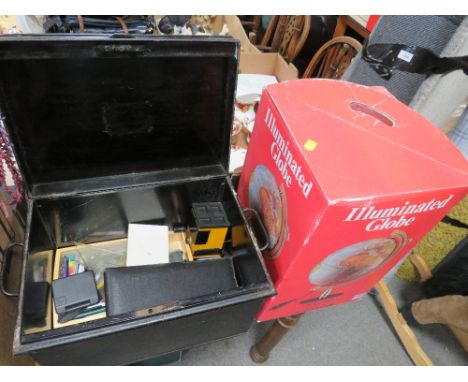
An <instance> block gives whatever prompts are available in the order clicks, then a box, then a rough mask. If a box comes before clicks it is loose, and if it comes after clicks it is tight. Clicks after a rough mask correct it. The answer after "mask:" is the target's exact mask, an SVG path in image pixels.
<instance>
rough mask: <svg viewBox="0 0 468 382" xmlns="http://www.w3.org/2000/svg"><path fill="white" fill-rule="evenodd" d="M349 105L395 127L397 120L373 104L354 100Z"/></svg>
mask: <svg viewBox="0 0 468 382" xmlns="http://www.w3.org/2000/svg"><path fill="white" fill-rule="evenodd" d="M349 107H350V108H351V109H353V110H354V111H358V112H360V113H363V114H367V115H369V116H371V117H373V118H375V119H377V120H379V121H380V122H382V123H384V124H385V125H387V126H390V127H395V120H394V119H393V118H392V117H390V116H389V115H388V114H387V113H384V112H383V111H380V110H377V109H375V108H374V107H372V106H369V105H366V104H363V103H361V102H356V101H353V102H351V103H350V104H349Z"/></svg>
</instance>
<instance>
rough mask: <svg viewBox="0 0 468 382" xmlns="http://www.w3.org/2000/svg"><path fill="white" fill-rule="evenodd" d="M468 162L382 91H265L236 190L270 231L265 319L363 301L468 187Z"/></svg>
mask: <svg viewBox="0 0 468 382" xmlns="http://www.w3.org/2000/svg"><path fill="white" fill-rule="evenodd" d="M467 189H468V164H467V161H466V160H465V159H464V157H463V156H462V155H461V153H460V152H459V151H458V150H457V149H456V147H455V146H454V145H453V144H452V143H451V142H450V141H449V140H448V139H447V138H446V137H445V135H444V134H442V133H441V132H440V131H439V130H438V129H437V128H436V127H435V126H433V125H431V124H430V123H429V122H428V121H427V120H425V119H424V118H423V117H421V116H420V115H419V114H417V113H416V112H414V111H413V110H411V109H410V108H408V107H407V106H406V105H404V104H402V103H400V102H399V101H398V100H397V99H396V98H394V97H393V96H392V95H391V94H390V93H388V92H387V91H386V90H385V89H384V88H380V87H365V86H361V85H356V84H351V83H347V82H344V81H332V80H317V79H315V80H296V81H287V82H282V83H279V84H275V85H271V86H269V87H267V88H266V89H265V91H264V92H263V95H262V99H261V102H260V106H259V109H258V112H257V117H256V122H255V128H254V132H253V136H252V139H251V142H250V145H249V150H248V152H247V157H246V160H245V164H244V168H243V171H242V174H241V178H240V183H239V188H238V194H239V199H240V201H241V204H242V205H243V206H244V207H251V208H254V209H256V210H257V211H258V212H259V213H260V215H261V217H262V219H263V222H264V225H265V227H266V229H267V231H268V236H269V238H268V239H269V243H268V244H269V245H268V249H267V251H265V253H264V256H265V261H266V265H267V267H268V270H269V272H270V275H271V276H272V278H273V281H274V282H275V288H276V290H277V293H278V294H277V295H276V296H275V297H272V298H269V299H267V300H266V302H265V304H264V305H263V308H262V309H261V311H260V313H259V315H258V316H257V320H258V321H266V320H271V319H275V318H278V317H284V316H288V315H292V314H298V313H301V312H304V311H306V310H311V309H317V308H322V307H325V306H329V305H334V304H339V303H343V302H347V301H351V300H355V299H358V298H359V297H361V296H362V295H363V294H365V293H367V292H368V291H369V289H370V288H372V286H373V285H374V284H375V283H376V282H377V281H379V280H380V279H381V278H382V277H383V276H384V275H385V274H386V273H387V272H388V271H389V270H390V269H391V268H392V267H394V266H395V265H396V264H397V263H398V262H399V261H400V260H401V259H402V257H404V256H405V254H407V253H408V251H409V250H410V249H411V248H412V247H413V246H414V245H415V244H416V243H417V242H418V241H419V240H420V239H421V238H422V237H423V236H424V234H425V233H426V232H428V231H429V230H430V229H431V228H432V227H433V226H434V225H436V224H437V222H439V221H440V220H441V219H442V218H443V217H444V215H445V214H446V213H447V212H448V211H449V210H450V209H451V208H452V207H453V206H454V205H455V204H456V203H457V202H458V201H459V200H460V199H461V198H462V197H463V196H464V195H465V194H466V192H467Z"/></svg>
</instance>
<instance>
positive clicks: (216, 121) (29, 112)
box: [0, 35, 239, 190]
mask: <svg viewBox="0 0 468 382" xmlns="http://www.w3.org/2000/svg"><path fill="white" fill-rule="evenodd" d="M238 52H239V46H238V42H237V41H235V40H234V39H232V38H227V37H205V36H204V37H174V36H172V37H169V38H168V37H161V36H135V35H132V36H129V35H118V36H102V35H99V36H93V35H79V36H77V35H73V36H71V35H37V36H32V35H31V36H28V35H16V36H11V35H10V36H1V37H0V110H1V112H2V114H3V117H4V118H5V123H6V126H7V128H8V130H9V133H10V136H11V141H12V143H13V145H14V149H15V154H16V157H17V160H18V162H19V166H20V168H21V171H22V173H23V175H24V176H25V179H26V181H27V183H28V185H29V188H30V189H33V188H34V187H35V186H37V185H44V184H49V183H57V182H61V183H63V182H65V183H66V182H67V181H76V180H80V179H88V178H92V179H94V178H97V177H106V176H116V175H123V174H140V173H146V172H149V173H151V172H158V171H171V169H178V170H180V169H186V168H195V167H197V168H198V167H207V168H212V167H221V166H222V168H224V169H226V172H227V168H228V163H229V146H230V136H231V126H232V114H233V104H234V93H235V88H236V80H237V66H238ZM205 175H209V174H208V173H207V174H205ZM72 183H73V182H72ZM75 185H76V182H75ZM42 189H43V190H44V187H43V188H42ZM65 189H66V187H65Z"/></svg>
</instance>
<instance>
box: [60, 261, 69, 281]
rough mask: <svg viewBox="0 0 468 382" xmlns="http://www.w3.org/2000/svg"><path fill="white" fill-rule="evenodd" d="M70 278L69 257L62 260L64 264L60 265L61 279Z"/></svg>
mask: <svg viewBox="0 0 468 382" xmlns="http://www.w3.org/2000/svg"><path fill="white" fill-rule="evenodd" d="M67 276H68V257H67V256H64V257H63V258H62V263H61V265H60V278H63V277H67Z"/></svg>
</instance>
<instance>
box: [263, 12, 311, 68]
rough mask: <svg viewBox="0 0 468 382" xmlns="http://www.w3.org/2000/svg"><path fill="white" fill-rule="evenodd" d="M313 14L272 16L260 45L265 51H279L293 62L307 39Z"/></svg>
mask: <svg viewBox="0 0 468 382" xmlns="http://www.w3.org/2000/svg"><path fill="white" fill-rule="evenodd" d="M311 20H312V17H311V16H272V19H271V21H270V22H269V24H268V26H267V29H266V31H265V34H264V36H263V38H262V41H261V43H260V45H257V48H258V49H260V50H261V51H263V52H278V53H279V54H281V56H283V57H284V59H285V60H286V61H287V62H292V61H293V60H294V59H295V58H296V57H297V55H298V54H299V52H300V51H301V49H302V48H303V47H304V44H305V42H306V40H307V36H308V35H309V32H310V25H311Z"/></svg>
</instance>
